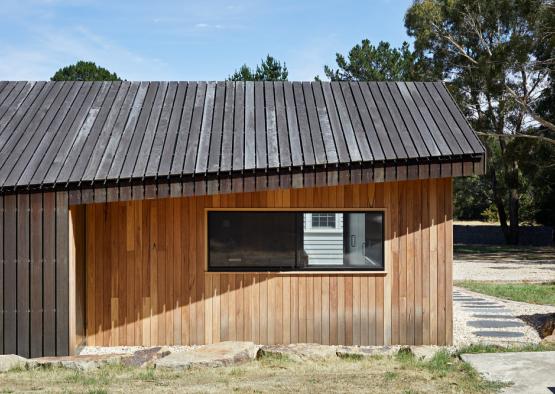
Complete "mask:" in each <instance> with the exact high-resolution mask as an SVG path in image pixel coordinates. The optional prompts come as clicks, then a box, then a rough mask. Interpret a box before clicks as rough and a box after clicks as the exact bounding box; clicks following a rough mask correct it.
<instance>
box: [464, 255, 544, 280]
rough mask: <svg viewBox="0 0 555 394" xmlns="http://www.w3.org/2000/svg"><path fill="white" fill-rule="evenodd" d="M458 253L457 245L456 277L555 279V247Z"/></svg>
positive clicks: (471, 278)
mask: <svg viewBox="0 0 555 394" xmlns="http://www.w3.org/2000/svg"><path fill="white" fill-rule="evenodd" d="M475 248H476V251H475V252H467V251H466V252H464V253H458V252H457V247H456V248H455V256H454V261H453V280H481V281H488V282H490V281H495V282H512V281H515V282H526V281H529V282H553V281H555V248H549V247H546V248H530V249H526V248H521V249H517V250H511V249H509V250H507V251H503V250H499V251H492V250H491V249H486V248H484V251H480V249H479V247H475Z"/></svg>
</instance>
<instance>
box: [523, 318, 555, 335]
mask: <svg viewBox="0 0 555 394" xmlns="http://www.w3.org/2000/svg"><path fill="white" fill-rule="evenodd" d="M517 317H518V318H519V319H522V320H524V321H525V322H526V323H527V324H528V325H530V326H532V327H533V328H534V329H535V330H536V331H537V332H538V335H539V336H540V338H542V339H543V338H545V337H548V336H550V335H552V334H553V331H555V313H536V314H533V315H521V316H517Z"/></svg>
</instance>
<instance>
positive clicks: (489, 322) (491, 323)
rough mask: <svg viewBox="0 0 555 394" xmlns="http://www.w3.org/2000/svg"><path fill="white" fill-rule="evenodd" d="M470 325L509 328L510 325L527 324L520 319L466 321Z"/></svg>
mask: <svg viewBox="0 0 555 394" xmlns="http://www.w3.org/2000/svg"><path fill="white" fill-rule="evenodd" d="M466 325H467V326H469V327H475V328H509V327H524V326H525V324H524V323H523V322H520V321H516V320H513V321H506V320H472V321H469V322H467V323H466Z"/></svg>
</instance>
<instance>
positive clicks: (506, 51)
mask: <svg viewBox="0 0 555 394" xmlns="http://www.w3.org/2000/svg"><path fill="white" fill-rule="evenodd" d="M549 7H550V6H549V0H492V1H490V0H470V1H468V0H417V1H415V2H414V3H413V5H412V6H411V7H410V8H409V9H408V11H407V13H406V15H405V26H406V28H407V32H408V34H409V35H410V36H412V37H414V40H415V41H414V47H415V54H416V55H417V56H418V57H419V58H422V59H427V62H428V64H429V67H430V68H431V69H432V70H433V73H437V74H439V75H441V77H442V78H443V79H444V80H446V81H447V82H448V85H449V88H450V90H451V92H452V93H453V95H454V97H455V99H456V100H457V101H458V102H459V104H460V105H461V107H462V108H463V109H464V112H465V114H466V116H467V118H468V119H469V120H470V122H471V123H472V126H473V127H474V129H475V130H477V131H478V132H479V133H484V134H487V135H489V137H487V138H485V139H484V142H485V145H486V148H487V152H488V158H489V163H488V174H487V177H486V179H487V181H488V183H489V189H491V199H492V201H493V202H494V204H495V206H496V208H497V211H498V214H499V221H500V223H501V227H502V229H503V232H504V234H505V238H506V240H507V242H509V243H517V242H518V223H519V219H521V212H520V210H521V205H522V202H523V201H522V199H521V197H522V196H523V195H526V194H527V193H529V192H530V182H529V181H527V178H526V176H525V175H526V174H525V173H524V172H523V170H522V167H523V163H524V162H526V161H530V157H529V156H527V157H523V156H522V155H521V154H520V153H521V152H520V144H521V143H522V140H523V139H520V138H507V137H513V136H519V135H524V136H526V137H527V138H530V140H531V141H532V138H534V137H536V138H535V139H533V141H537V140H540V138H543V137H544V134H545V133H544V130H543V131H540V130H539V129H538V127H537V123H532V122H531V120H532V119H533V120H536V121H540V120H538V114H537V113H535V112H534V111H533V106H534V102H535V101H536V100H537V99H538V97H539V96H540V95H541V92H542V87H543V86H545V84H546V83H547V82H548V79H549V75H550V68H549V67H550V66H549V62H538V61H537V60H538V54H539V53H542V54H545V53H548V54H551V53H552V48H553V45H552V42H551V41H552V40H550V36H549V35H548V34H546V31H549V28H548V27H546V24H547V23H549V21H547V22H546V17H545V14H546V13H549V12H550V9H549ZM551 26H552V25H551ZM549 56H550V55H546V57H549ZM540 124H541V125H544V124H546V123H545V122H544V123H541V122H540ZM540 141H542V142H543V143H546V142H545V141H546V140H545V139H541V140H540ZM547 143H549V142H547ZM551 144H552V145H553V143H551ZM507 222H508V224H507Z"/></svg>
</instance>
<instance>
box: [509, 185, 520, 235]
mask: <svg viewBox="0 0 555 394" xmlns="http://www.w3.org/2000/svg"><path fill="white" fill-rule="evenodd" d="M509 193H510V195H509V239H507V243H508V244H510V245H518V238H519V237H518V233H519V228H518V211H519V208H520V201H519V196H518V191H517V190H516V189H511V190H510V191H509Z"/></svg>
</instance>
